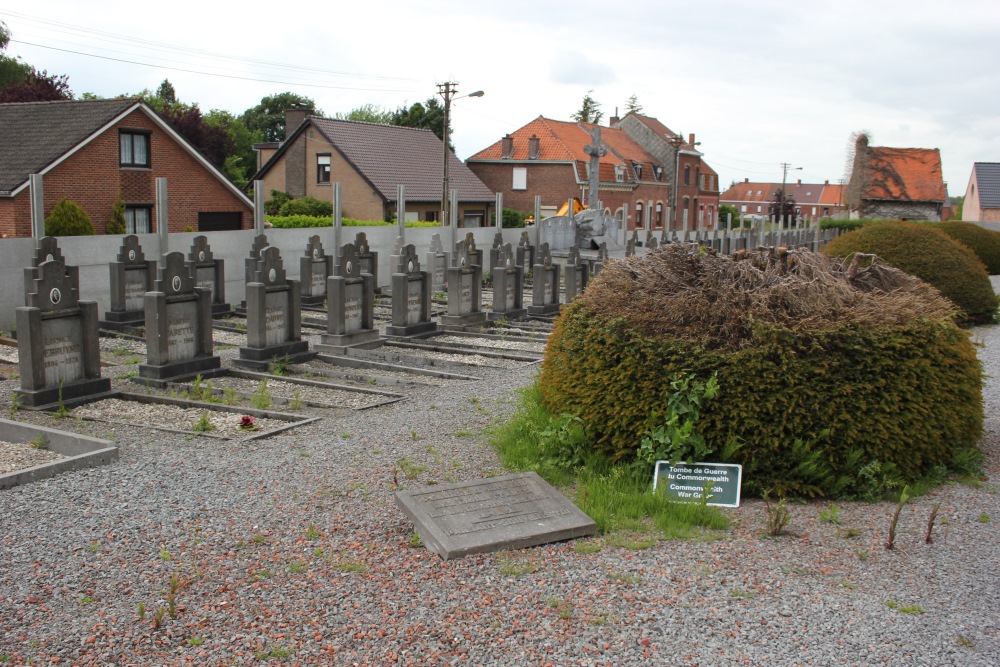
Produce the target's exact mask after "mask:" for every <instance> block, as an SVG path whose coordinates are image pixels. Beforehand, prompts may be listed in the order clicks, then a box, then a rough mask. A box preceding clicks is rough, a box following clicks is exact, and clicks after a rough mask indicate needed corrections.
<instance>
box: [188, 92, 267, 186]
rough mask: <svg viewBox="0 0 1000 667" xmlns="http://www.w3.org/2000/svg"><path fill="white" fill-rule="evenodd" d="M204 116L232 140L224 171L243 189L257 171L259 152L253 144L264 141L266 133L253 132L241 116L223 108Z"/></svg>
mask: <svg viewBox="0 0 1000 667" xmlns="http://www.w3.org/2000/svg"><path fill="white" fill-rule="evenodd" d="M202 118H203V119H204V120H205V123H206V124H207V125H209V126H211V127H219V128H222V129H223V130H225V132H226V133H227V134H228V135H229V138H230V139H231V140H232V149H231V150H230V152H229V154H228V155H226V158H225V161H224V162H223V164H222V173H223V174H225V175H226V178H228V179H229V180H230V181H232V182H233V183H234V184H235V185H236V186H237V187H238V188H240V189H241V190H242V189H243V188H245V187H246V186H247V185H249V183H250V177H251V176H253V175H254V173H256V171H257V153H256V152H255V151H254V149H253V145H254V144H256V143H261V142H263V141H264V134H263V133H262V132H251V131H250V129H249V128H247V126H246V125H244V124H243V122H242V121H240V119H239V118H237V117H236V116H234V115H233V114H231V113H229V112H228V111H225V110H223V109H212V110H211V111H209V112H208V113H206V114H204V115H203V116H202Z"/></svg>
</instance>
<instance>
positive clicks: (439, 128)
mask: <svg viewBox="0 0 1000 667" xmlns="http://www.w3.org/2000/svg"><path fill="white" fill-rule="evenodd" d="M392 124H393V125H399V126H402V127H422V128H426V129H428V130H431V131H432V132H433V133H434V134H436V135H437V138H438V139H441V140H442V141H443V140H444V105H443V104H442V103H441V102H440V100H438V99H437V98H436V97H431V98H428V100H427V101H426V102H424V103H423V104H421V103H420V102H414V103H413V105H412V106H409V107H407V106H406V105H405V104H404V105H403V106H401V107H399V108H398V109H396V110H395V111H393V112H392Z"/></svg>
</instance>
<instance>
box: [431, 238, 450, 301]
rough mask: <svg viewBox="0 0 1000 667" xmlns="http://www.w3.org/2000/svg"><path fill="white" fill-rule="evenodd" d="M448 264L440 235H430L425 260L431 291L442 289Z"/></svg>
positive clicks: (448, 260)
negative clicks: (429, 244)
mask: <svg viewBox="0 0 1000 667" xmlns="http://www.w3.org/2000/svg"><path fill="white" fill-rule="evenodd" d="M450 265H451V260H450V258H449V257H448V255H447V253H445V251H444V247H443V246H442V245H441V235H440V234H433V235H432V236H431V247H430V250H428V251H427V261H426V262H425V266H426V267H427V268H426V270H427V273H429V274H430V276H431V290H432V291H434V292H443V291H444V284H445V281H446V280H447V275H448V274H447V270H448V267H449V266H450Z"/></svg>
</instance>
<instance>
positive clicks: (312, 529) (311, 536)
mask: <svg viewBox="0 0 1000 667" xmlns="http://www.w3.org/2000/svg"><path fill="white" fill-rule="evenodd" d="M306 539H307V540H315V539H319V531H318V530H316V526H314V525H313V523H312V521H310V522H309V528H307V529H306Z"/></svg>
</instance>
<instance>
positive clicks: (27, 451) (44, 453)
mask: <svg viewBox="0 0 1000 667" xmlns="http://www.w3.org/2000/svg"><path fill="white" fill-rule="evenodd" d="M62 458H66V457H64V456H63V455H62V454H56V453H55V452H50V451H48V450H47V449H44V448H39V447H37V446H35V445H33V444H32V443H28V442H6V441H4V440H0V475H3V474H5V473H8V472H14V471H15V470H22V469H24V468H30V467H32V466H38V465H42V464H43V463H51V462H52V461H58V460H59V459H62Z"/></svg>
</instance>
